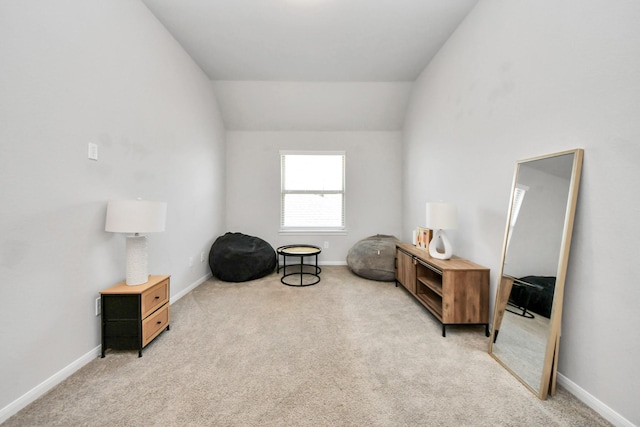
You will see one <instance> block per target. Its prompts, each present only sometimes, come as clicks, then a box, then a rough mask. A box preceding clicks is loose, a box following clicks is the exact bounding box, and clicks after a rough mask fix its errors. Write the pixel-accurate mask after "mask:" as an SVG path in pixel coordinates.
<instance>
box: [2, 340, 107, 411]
mask: <svg viewBox="0 0 640 427" xmlns="http://www.w3.org/2000/svg"><path fill="white" fill-rule="evenodd" d="M98 356H100V346H97V347H96V348H94V349H92V350H91V351H89V352H88V353H86V354H85V355H84V356H82V357H80V358H79V359H77V360H76V361H74V362H72V363H71V364H69V365H68V366H66V367H65V368H63V369H61V370H60V371H58V372H56V373H55V374H54V375H52V376H51V377H49V378H48V379H46V380H45V381H43V382H42V383H40V384H38V385H37V386H36V387H34V388H32V389H31V390H29V391H28V392H26V393H25V394H23V395H22V396H20V397H19V398H18V399H16V400H14V401H13V402H11V403H10V404H8V405H7V406H5V407H4V408H2V409H0V424H2V423H3V422H5V421H6V420H8V419H9V418H11V417H12V416H13V415H15V414H17V413H18V411H20V410H21V409H22V408H24V407H25V406H27V405H28V404H30V403H31V402H33V401H35V400H36V399H38V398H39V397H40V396H42V395H44V394H45V393H46V392H48V391H49V390H51V389H52V388H54V387H55V386H57V385H58V384H60V383H61V382H62V381H64V380H65V379H67V378H68V377H69V376H71V374H73V373H74V372H76V371H77V370H78V369H80V368H82V367H83V366H84V365H86V364H87V363H89V362H91V361H92V360H93V359H95V358H96V357H98Z"/></svg>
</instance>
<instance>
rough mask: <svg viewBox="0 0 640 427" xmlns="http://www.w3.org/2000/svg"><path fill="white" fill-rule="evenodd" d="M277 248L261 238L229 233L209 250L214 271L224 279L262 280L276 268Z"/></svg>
mask: <svg viewBox="0 0 640 427" xmlns="http://www.w3.org/2000/svg"><path fill="white" fill-rule="evenodd" d="M276 262H277V258H276V251H275V250H273V248H272V247H271V245H270V244H269V243H267V242H265V241H264V240H262V239H260V238H259V237H254V236H247V235H246V234H242V233H226V234H225V235H224V236H220V237H218V238H217V239H216V241H215V242H213V245H212V246H211V251H210V252H209V267H211V273H213V275H214V276H216V277H217V278H219V279H220V280H224V281H225V282H246V281H247V280H254V279H259V278H261V277H264V276H266V275H267V274H270V273H272V272H273V270H274V269H275V268H276Z"/></svg>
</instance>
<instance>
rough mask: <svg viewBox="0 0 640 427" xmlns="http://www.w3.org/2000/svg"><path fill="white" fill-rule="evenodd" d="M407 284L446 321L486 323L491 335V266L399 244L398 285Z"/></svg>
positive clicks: (458, 323)
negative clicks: (442, 258)
mask: <svg viewBox="0 0 640 427" xmlns="http://www.w3.org/2000/svg"><path fill="white" fill-rule="evenodd" d="M398 283H399V284H401V285H402V286H403V287H405V288H406V289H407V290H408V291H409V292H410V293H411V294H412V295H413V296H414V297H415V298H416V299H417V300H418V301H420V303H421V304H422V305H423V306H424V307H425V308H426V309H427V310H429V312H431V314H433V315H434V316H435V318H436V319H438V321H439V322H440V323H441V324H442V336H443V337H444V336H446V330H445V328H446V326H447V325H484V327H485V335H486V336H489V269H488V268H486V267H483V266H481V265H478V264H475V263H473V262H471V261H468V260H465V259H462V258H458V257H453V258H451V259H448V260H441V259H436V258H432V257H431V256H430V255H429V252H428V250H425V249H420V248H417V247H415V246H414V245H410V244H406V243H398V244H396V286H398Z"/></svg>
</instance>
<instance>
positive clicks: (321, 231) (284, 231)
mask: <svg viewBox="0 0 640 427" xmlns="http://www.w3.org/2000/svg"><path fill="white" fill-rule="evenodd" d="M295 155H298V156H342V190H341V191H340V190H327V191H316V190H285V188H284V183H285V173H286V171H285V168H284V167H283V159H284V158H285V156H295ZM346 162H347V154H346V151H344V150H280V218H279V220H280V227H279V234H280V235H293V234H298V235H300V234H307V235H346V234H347V227H346V224H347V219H346V199H347V197H346V168H347V167H346ZM286 194H320V195H321V194H341V195H342V225H341V226H324V227H314V226H295V227H292V226H289V227H286V226H284V209H285V206H284V198H285V195H286Z"/></svg>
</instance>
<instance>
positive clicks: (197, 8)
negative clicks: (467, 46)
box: [143, 0, 478, 130]
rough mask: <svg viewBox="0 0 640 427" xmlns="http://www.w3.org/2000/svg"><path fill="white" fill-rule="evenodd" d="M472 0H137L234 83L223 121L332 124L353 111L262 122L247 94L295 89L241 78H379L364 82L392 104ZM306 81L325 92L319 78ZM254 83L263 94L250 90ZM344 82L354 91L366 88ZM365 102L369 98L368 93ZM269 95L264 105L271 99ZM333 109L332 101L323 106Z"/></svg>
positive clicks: (215, 76)
mask: <svg viewBox="0 0 640 427" xmlns="http://www.w3.org/2000/svg"><path fill="white" fill-rule="evenodd" d="M477 1H478V0H179V1H178V0H143V2H144V3H145V4H146V5H147V7H148V8H149V9H150V10H151V12H152V13H153V14H154V15H155V16H156V17H157V18H158V20H159V21H160V22H161V23H162V24H163V25H164V26H165V27H166V28H167V29H168V30H169V31H170V32H171V33H172V35H173V36H174V37H175V39H176V40H177V41H178V42H179V43H180V44H181V45H182V47H183V48H184V49H185V50H186V51H187V53H188V54H189V55H190V56H191V57H192V58H193V59H194V61H195V62H196V63H197V64H198V65H199V66H200V67H201V68H202V69H203V70H204V72H205V73H206V74H207V75H208V76H209V78H210V79H211V80H213V81H235V83H234V84H233V85H227V84H226V83H224V82H219V83H218V84H217V87H216V91H217V92H220V93H221V94H222V95H221V96H220V98H224V99H222V100H220V99H219V103H220V104H221V108H222V110H223V116H224V117H225V122H226V124H227V127H228V128H231V129H233V128H237V129H250V130H256V129H267V128H268V129H274V128H278V129H281V128H288V129H307V128H314V129H315V130H318V129H319V128H320V129H319V130H328V129H336V128H350V127H353V126H356V125H355V122H354V118H349V119H347V120H348V121H349V123H346V122H345V123H342V124H340V123H333V124H330V123H329V124H328V123H324V124H321V125H319V124H317V123H315V124H303V123H297V124H295V123H294V124H292V123H288V124H287V123H275V124H274V123H266V124H265V123H262V124H259V123H257V121H258V118H259V116H253V115H254V114H255V113H256V112H255V111H252V112H242V111H238V110H239V109H240V110H241V109H242V108H243V105H246V98H245V97H246V96H252V97H254V99H255V97H256V96H258V97H261V96H262V97H264V96H266V97H267V98H269V96H271V95H273V96H275V97H276V98H278V97H280V95H279V94H278V93H279V90H278V89H279V88H284V89H285V90H286V91H287V92H289V93H290V94H292V96H294V97H295V96H296V95H295V94H296V93H301V92H297V91H296V90H294V89H295V88H293V89H292V88H291V87H289V86H282V84H281V83H278V84H276V83H274V84H273V85H271V86H269V85H267V86H265V85H262V86H255V84H254V85H253V86H248V87H247V86H243V85H242V84H240V83H239V81H252V82H263V83H264V82H297V83H298V84H300V82H323V83H326V84H329V83H335V82H369V83H373V82H385V85H386V86H382V87H378V86H375V85H374V86H370V87H369V89H371V91H372V92H371V93H372V94H374V95H372V96H373V97H374V98H376V100H373V102H374V103H375V102H378V103H382V102H388V101H389V99H390V98H391V99H392V101H393V102H400V104H403V103H404V104H406V99H407V94H408V90H407V88H406V84H408V83H407V82H412V81H414V80H415V79H416V78H417V77H418V75H419V74H420V72H421V71H422V70H423V69H424V67H425V66H426V65H427V64H428V63H429V61H430V60H431V58H432V57H433V56H434V55H435V54H436V53H437V51H438V50H439V49H440V47H441V46H442V44H443V43H444V42H445V41H446V40H447V39H448V38H449V37H450V35H451V34H452V33H453V31H454V30H455V29H456V28H457V26H458V25H459V24H460V22H461V21H462V20H463V19H464V18H465V16H466V15H467V14H468V13H469V12H470V10H471V9H472V8H473V6H475V4H476V3H477ZM392 82H395V83H400V82H404V83H400V84H399V85H397V91H396V93H395V94H394V95H391V96H390V95H389V90H390V87H394V86H389V83H392ZM265 84H266V83H265ZM274 88H275V89H274ZM298 88H299V87H298ZM306 89H308V90H310V91H312V92H314V91H320V92H322V89H319V88H318V87H317V84H316V86H312V87H311V88H308V87H307V88H306ZM343 89H344V87H340V86H338V87H336V86H331V85H329V86H327V90H328V91H329V92H331V91H334V92H335V93H336V94H338V93H342V90H343ZM251 90H258V91H259V92H260V93H258V94H248V93H247V91H251ZM347 90H351V91H355V92H359V91H361V90H362V88H361V87H360V88H351V89H347ZM303 92H304V91H303ZM307 92H308V91H307ZM378 92H380V93H379V94H377V95H376V93H378ZM238 96H239V97H240V99H237V97H238ZM280 102H282V100H280ZM299 102H302V101H301V100H295V101H293V103H292V104H291V106H290V108H291V109H292V110H296V109H298V108H297V107H296V105H298V103H299ZM342 102H344V97H340V96H338V98H337V99H336V101H335V103H336V104H340V103H342ZM367 102H368V103H369V105H372V104H371V103H372V99H368V100H367ZM265 103H266V104H270V102H269V101H268V100H267V101H265ZM329 104H331V102H329ZM400 104H399V107H400ZM332 108H333V107H332V106H329V107H328V109H327V113H329V111H330V110H331V109H332ZM355 108H359V107H357V106H355ZM381 108H382V107H380V108H379V109H381ZM286 109H287V107H286V106H285V110H286ZM382 109H384V108H382ZM387 109H389V110H393V108H387ZM360 110H362V108H360ZM396 110H397V109H396ZM234 111H235V113H236V114H237V116H236V117H235V118H234V117H232V116H233V114H234ZM367 111H368V110H367ZM265 112H266V111H263V113H265ZM390 114H391V116H388V119H389V120H387V121H393V124H388V123H384V124H381V125H378V127H380V126H382V127H383V128H397V127H398V126H399V122H398V119H397V118H395V116H398V115H400V116H402V114H399V113H398V111H390ZM294 115H295V112H294ZM262 116H264V114H262ZM252 117H253V118H252ZM379 118H380V117H379V115H378V116H377V117H374V116H371V117H366V118H361V120H360V122H361V123H360V124H359V125H357V126H359V127H360V128H363V127H364V128H365V129H373V128H375V127H376V125H374V122H376V121H378V122H379ZM263 119H264V117H263ZM239 120H241V121H242V123H240V121H239ZM287 120H288V119H287ZM293 120H294V121H295V118H293ZM263 121H264V120H263ZM285 121H286V120H285ZM355 121H358V119H355ZM364 122H371V123H364ZM383 122H384V120H383ZM363 123H364V124H363ZM372 126H373V127H372Z"/></svg>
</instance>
